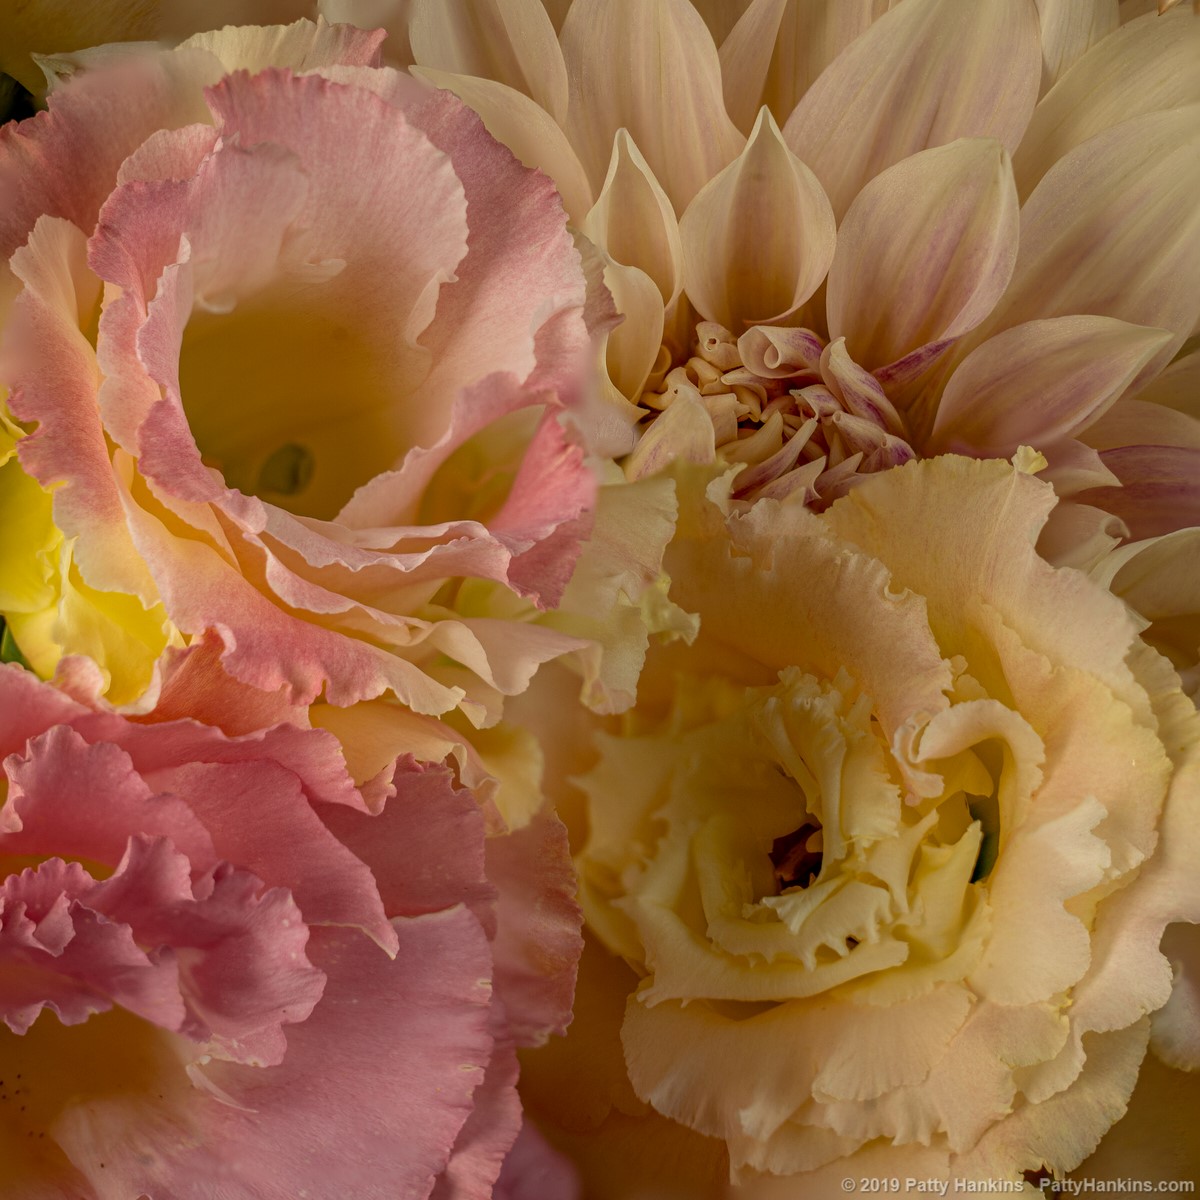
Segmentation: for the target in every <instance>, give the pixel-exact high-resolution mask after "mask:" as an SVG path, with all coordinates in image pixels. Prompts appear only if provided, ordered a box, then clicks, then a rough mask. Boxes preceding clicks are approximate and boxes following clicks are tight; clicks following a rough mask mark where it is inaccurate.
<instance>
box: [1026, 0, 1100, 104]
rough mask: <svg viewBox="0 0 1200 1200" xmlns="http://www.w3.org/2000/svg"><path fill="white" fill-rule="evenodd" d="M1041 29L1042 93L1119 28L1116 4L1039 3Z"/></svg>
mask: <svg viewBox="0 0 1200 1200" xmlns="http://www.w3.org/2000/svg"><path fill="white" fill-rule="evenodd" d="M1037 6H1038V22H1039V24H1040V25H1041V27H1042V91H1043V92H1048V91H1049V90H1050V89H1051V88H1052V87H1053V86H1054V85H1055V84H1056V83H1057V82H1058V81H1059V79H1060V78H1061V77H1062V76H1063V75H1064V74H1065V73H1066V72H1067V71H1068V70H1069V69H1070V67H1071V65H1072V64H1073V63H1074V62H1075V60H1076V59H1078V58H1079V57H1080V56H1081V55H1083V54H1085V53H1086V52H1087V51H1088V50H1089V49H1091V47H1092V46H1094V45H1095V44H1096V43H1097V42H1099V41H1100V40H1101V39H1102V38H1105V37H1107V36H1108V35H1109V34H1110V33H1112V31H1113V30H1114V29H1116V28H1117V25H1118V23H1119V20H1120V17H1119V12H1118V5H1117V0H1037Z"/></svg>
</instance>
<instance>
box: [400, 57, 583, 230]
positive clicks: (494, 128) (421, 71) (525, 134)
mask: <svg viewBox="0 0 1200 1200" xmlns="http://www.w3.org/2000/svg"><path fill="white" fill-rule="evenodd" d="M413 74H414V75H416V76H417V78H419V79H425V80H428V81H429V82H430V83H432V84H433V86H434V87H438V88H444V89H445V90H446V91H448V92H453V93H454V94H455V95H456V96H457V97H458V98H459V99H460V100H461V101H462V102H463V103H464V104H467V105H469V106H470V107H471V108H472V109H474V110H475V112H477V113H478V114H479V116H480V118H481V119H482V120H483V123H484V125H485V126H486V127H487V131H488V133H490V134H491V135H492V137H494V138H495V139H496V140H497V141H498V142H501V143H503V144H504V145H505V146H507V147H508V148H509V149H510V150H511V151H512V152H513V153H514V154H515V155H516V156H517V158H518V159H520V161H521V162H522V163H523V164H524V165H525V166H527V167H529V168H531V169H533V170H535V171H542V172H544V173H545V174H547V175H549V176H550V178H551V179H553V180H554V184H555V186H556V187H557V188H558V192H559V195H560V196H561V197H562V203H563V207H564V208H565V209H566V210H567V217H568V218H569V219H570V221H571V222H572V224H575V225H581V224H582V223H583V219H584V217H585V215H586V214H587V211H588V209H589V208H591V207H592V185H591V184H590V183H589V182H588V177H587V174H586V173H585V172H584V169H583V164H582V163H581V162H580V161H579V158H578V156H577V155H576V153H575V151H574V149H573V148H572V146H571V143H570V142H568V141H567V135H566V134H565V133H563V131H562V129H560V128H559V126H558V124H557V122H556V121H555V120H554V118H553V117H552V116H550V114H549V113H548V112H546V110H545V109H544V108H542V106H541V105H540V104H537V103H536V102H535V101H533V100H531V99H530V98H529V97H528V96H526V95H525V94H524V92H520V91H517V90H516V89H515V88H511V87H509V86H508V85H507V84H503V83H497V82H496V81H495V80H494V79H480V78H478V77H477V76H475V75H456V74H454V73H453V72H451V71H436V70H433V69H431V68H429V67H414V68H413Z"/></svg>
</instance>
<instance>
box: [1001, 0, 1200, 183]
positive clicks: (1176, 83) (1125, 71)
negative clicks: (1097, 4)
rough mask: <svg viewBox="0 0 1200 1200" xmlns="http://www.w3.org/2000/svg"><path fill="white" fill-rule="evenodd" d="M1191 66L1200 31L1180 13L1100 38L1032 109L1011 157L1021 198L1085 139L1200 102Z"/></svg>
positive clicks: (1196, 72) (1199, 54) (1199, 73)
mask: <svg viewBox="0 0 1200 1200" xmlns="http://www.w3.org/2000/svg"><path fill="white" fill-rule="evenodd" d="M1055 7H1056V8H1058V9H1059V10H1063V9H1067V8H1070V7H1072V6H1071V5H1066V4H1061V3H1059V4H1056V5H1055ZM1074 7H1075V8H1076V9H1077V10H1078V9H1083V8H1090V7H1093V6H1092V5H1091V4H1087V5H1074ZM1064 15H1065V14H1064ZM1043 17H1045V7H1043ZM1198 63H1200V26H1198V25H1197V24H1196V22H1195V20H1193V17H1192V14H1191V13H1188V12H1185V11H1184V10H1182V9H1177V10H1175V11H1173V12H1170V13H1168V14H1166V15H1165V16H1162V17H1160V16H1158V15H1157V14H1152V15H1147V16H1145V17H1142V18H1140V19H1139V20H1137V21H1135V22H1133V24H1131V25H1127V26H1123V27H1122V28H1121V29H1120V30H1118V31H1117V32H1116V33H1114V34H1113V36H1111V37H1105V38H1104V39H1103V40H1102V41H1100V42H1099V43H1098V44H1097V45H1095V46H1094V47H1093V48H1092V49H1091V50H1090V51H1089V52H1088V53H1086V54H1085V55H1083V57H1081V58H1079V59H1078V61H1077V62H1075V63H1074V64H1073V65H1071V67H1070V69H1069V70H1068V71H1067V72H1066V73H1065V75H1064V76H1063V78H1061V79H1060V80H1059V81H1058V83H1057V85H1056V86H1055V87H1054V88H1053V90H1052V91H1051V92H1050V94H1049V95H1047V96H1046V97H1044V98H1043V99H1042V101H1041V102H1040V103H1039V104H1038V106H1037V108H1036V109H1034V112H1033V117H1032V119H1031V120H1030V122H1029V128H1028V129H1027V130H1026V131H1025V136H1024V137H1023V138H1022V139H1021V145H1020V148H1019V149H1018V150H1017V151H1016V153H1015V154H1014V155H1013V171H1014V174H1015V175H1016V179H1017V189H1018V191H1019V192H1020V193H1021V197H1022V199H1025V198H1027V197H1028V196H1029V194H1030V192H1032V191H1033V189H1034V187H1036V185H1037V183H1038V181H1039V180H1040V179H1041V178H1042V176H1044V175H1045V174H1046V172H1047V171H1048V170H1050V168H1051V167H1053V166H1054V164H1055V163H1056V162H1057V161H1058V160H1059V159H1060V158H1062V157H1063V156H1064V155H1065V154H1066V153H1067V152H1068V151H1069V150H1073V149H1074V148H1075V147H1076V146H1078V145H1080V144H1081V143H1083V142H1085V141H1087V139H1088V138H1089V137H1092V136H1094V135H1095V134H1097V133H1102V132H1103V131H1104V130H1105V129H1109V128H1111V127H1112V126H1114V125H1117V124H1120V123H1121V122H1122V121H1128V120H1131V119H1133V118H1134V117H1140V116H1142V115H1143V114H1145V113H1151V112H1155V111H1157V110H1159V109H1168V108H1177V107H1179V106H1180V105H1184V104H1194V103H1196V102H1197V101H1198V100H1200V65H1197V64H1198Z"/></svg>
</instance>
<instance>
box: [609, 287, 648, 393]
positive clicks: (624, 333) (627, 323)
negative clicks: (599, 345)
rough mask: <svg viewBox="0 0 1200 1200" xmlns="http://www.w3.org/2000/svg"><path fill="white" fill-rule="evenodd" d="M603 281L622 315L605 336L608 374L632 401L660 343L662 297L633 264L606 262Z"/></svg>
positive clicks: (615, 385) (642, 387)
mask: <svg viewBox="0 0 1200 1200" xmlns="http://www.w3.org/2000/svg"><path fill="white" fill-rule="evenodd" d="M604 283H605V286H606V287H607V288H608V290H609V291H610V292H612V295H613V300H614V301H615V302H616V305H617V308H618V310H619V311H620V312H621V313H622V314H623V315H624V317H625V319H624V321H622V322H621V324H620V325H618V326H617V327H616V329H614V330H613V331H612V333H610V334H609V335H608V346H607V347H606V350H605V363H606V365H607V367H608V377H609V379H611V380H612V382H613V386H614V387H615V388H616V389H617V390H618V391H619V392H620V393H621V395H623V396H626V397H628V399H630V400H632V401H634V402H635V403H636V402H637V399H638V397H639V396H640V395H641V394H642V391H643V390H644V389H645V386H646V380H647V378H648V377H649V375H650V372H651V370H652V369H653V367H654V364H655V362H656V361H657V359H658V352H659V348H660V347H661V345H662V339H663V306H662V298H661V297H660V295H659V291H658V288H656V287H655V286H654V281H653V280H652V279H651V278H650V276H649V275H647V274H646V273H645V272H644V271H640V270H639V269H638V268H637V267H625V266H622V265H621V264H620V263H609V264H608V266H606V267H605V269H604Z"/></svg>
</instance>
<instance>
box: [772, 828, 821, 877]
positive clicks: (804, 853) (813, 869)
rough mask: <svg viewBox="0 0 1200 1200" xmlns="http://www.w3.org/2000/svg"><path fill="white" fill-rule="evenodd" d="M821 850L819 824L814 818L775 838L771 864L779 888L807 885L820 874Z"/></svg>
mask: <svg viewBox="0 0 1200 1200" xmlns="http://www.w3.org/2000/svg"><path fill="white" fill-rule="evenodd" d="M822 849H823V839H822V837H821V826H820V824H819V823H818V822H817V821H815V820H806V821H804V822H803V824H801V825H800V827H799V828H798V829H794V830H792V832H791V833H785V834H784V835H783V837H777V838H776V839H775V841H774V842H773V843H772V845H771V865H772V866H773V867H774V868H775V883H776V885H777V887H778V889H779V891H780V892H782V891H784V889H785V888H794V887H808V885H809V884H810V883H811V882H812V881H813V880H814V879H815V878H816V877H817V876H818V875H819V874H820V873H821V862H822V854H821V852H822Z"/></svg>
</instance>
